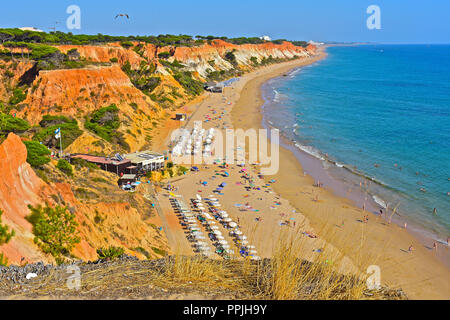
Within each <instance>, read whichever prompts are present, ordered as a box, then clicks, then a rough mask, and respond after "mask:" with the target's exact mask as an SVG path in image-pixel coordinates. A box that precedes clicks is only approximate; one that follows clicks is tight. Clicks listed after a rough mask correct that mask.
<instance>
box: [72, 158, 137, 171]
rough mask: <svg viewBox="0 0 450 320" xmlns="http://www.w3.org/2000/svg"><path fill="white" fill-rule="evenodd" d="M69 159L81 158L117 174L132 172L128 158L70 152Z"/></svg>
mask: <svg viewBox="0 0 450 320" xmlns="http://www.w3.org/2000/svg"><path fill="white" fill-rule="evenodd" d="M70 159H71V160H72V159H82V160H85V161H87V162H90V163H94V164H96V165H97V166H98V167H99V168H100V169H102V170H105V171H108V172H112V173H115V174H117V175H118V176H119V175H121V174H127V173H132V172H131V170H130V167H132V164H131V161H130V160H128V159H117V158H115V157H101V156H93V155H89V154H80V153H77V154H71V155H70Z"/></svg>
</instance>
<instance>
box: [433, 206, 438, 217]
mask: <svg viewBox="0 0 450 320" xmlns="http://www.w3.org/2000/svg"><path fill="white" fill-rule="evenodd" d="M433 215H435V216H437V209H436V208H434V209H433Z"/></svg>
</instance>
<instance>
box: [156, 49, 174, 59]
mask: <svg viewBox="0 0 450 320" xmlns="http://www.w3.org/2000/svg"><path fill="white" fill-rule="evenodd" d="M171 56H172V54H171V53H170V52H167V51H166V52H161V53H159V54H158V58H160V59H168V58H170V57H171Z"/></svg>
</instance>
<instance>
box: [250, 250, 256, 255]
mask: <svg viewBox="0 0 450 320" xmlns="http://www.w3.org/2000/svg"><path fill="white" fill-rule="evenodd" d="M249 252H250V253H251V254H257V252H256V250H250V251H249Z"/></svg>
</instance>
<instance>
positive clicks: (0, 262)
mask: <svg viewBox="0 0 450 320" xmlns="http://www.w3.org/2000/svg"><path fill="white" fill-rule="evenodd" d="M2 214H3V211H2V210H1V209H0V246H2V245H4V244H6V243H8V242H9V241H10V240H11V239H12V237H14V235H15V234H16V232H15V231H14V230H11V231H9V227H8V226H7V225H4V224H2ZM7 264H8V259H7V258H6V257H5V256H4V255H3V253H0V266H6V265H7Z"/></svg>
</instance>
